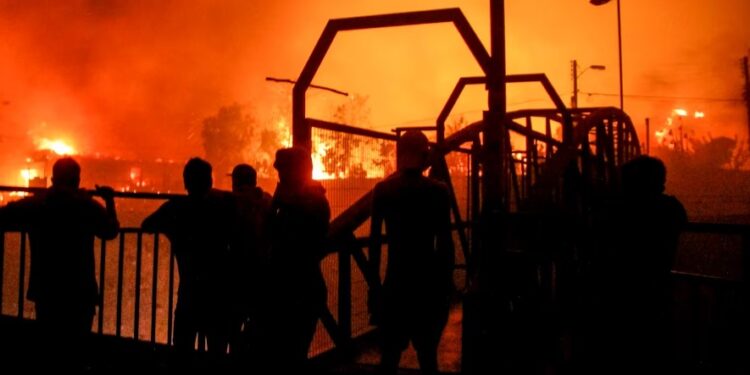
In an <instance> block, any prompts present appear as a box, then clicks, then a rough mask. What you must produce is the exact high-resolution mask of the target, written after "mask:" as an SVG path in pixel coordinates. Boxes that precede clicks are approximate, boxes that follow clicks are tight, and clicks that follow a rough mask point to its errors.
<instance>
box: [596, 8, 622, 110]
mask: <svg viewBox="0 0 750 375" xmlns="http://www.w3.org/2000/svg"><path fill="white" fill-rule="evenodd" d="M589 2H590V3H591V4H592V5H595V6H599V5H604V4H606V3H608V2H610V0H589ZM617 51H618V56H619V64H620V109H621V110H623V111H624V110H625V105H624V104H623V94H622V27H621V22H620V0H617Z"/></svg>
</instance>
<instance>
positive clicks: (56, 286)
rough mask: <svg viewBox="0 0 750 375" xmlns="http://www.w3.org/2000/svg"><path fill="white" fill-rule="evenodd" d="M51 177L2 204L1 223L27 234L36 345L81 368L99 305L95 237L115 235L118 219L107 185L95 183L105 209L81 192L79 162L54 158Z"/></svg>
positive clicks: (49, 353) (30, 293)
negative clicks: (47, 184)
mask: <svg viewBox="0 0 750 375" xmlns="http://www.w3.org/2000/svg"><path fill="white" fill-rule="evenodd" d="M52 181H53V184H52V187H51V188H49V189H47V190H45V191H43V192H40V193H37V194H36V195H34V196H31V197H27V198H24V199H22V200H20V201H17V202H12V203H10V204H8V206H6V207H3V208H1V209H0V227H3V228H6V229H16V230H21V231H27V232H28V233H29V240H30V247H31V267H30V275H29V289H28V292H27V298H28V299H29V300H31V301H34V302H35V310H36V320H37V322H38V323H39V325H40V329H41V332H42V334H43V338H42V339H41V340H42V342H41V343H40V346H41V347H46V348H45V349H46V350H49V352H47V353H46V354H48V355H51V356H52V355H53V354H54V357H56V358H57V359H59V360H60V361H62V362H63V363H62V365H63V366H64V365H65V363H64V362H68V364H72V365H75V366H80V365H81V363H80V362H79V361H81V360H82V358H81V357H80V356H81V355H83V354H84V353H85V351H86V345H87V343H86V341H87V337H88V334H89V333H90V330H91V323H92V319H93V316H94V313H95V307H96V305H97V304H98V303H99V292H98V287H97V282H96V274H95V264H94V237H99V238H101V239H102V240H108V239H112V238H114V237H115V236H116V235H117V232H118V229H119V223H118V221H117V215H116V212H115V207H114V198H113V191H112V189H111V188H109V187H97V192H98V193H99V194H100V195H101V196H102V198H104V200H105V203H106V208H105V207H104V206H102V205H101V204H100V203H99V202H97V201H95V200H94V199H93V198H92V197H91V194H90V193H87V192H85V191H83V190H80V189H79V183H80V166H79V165H78V163H77V162H76V161H75V160H73V159H71V158H62V159H59V160H58V161H57V162H55V164H54V166H53V176H52ZM62 340H65V343H63V341H62ZM77 362H78V363H77ZM40 364H41V365H42V366H46V365H51V366H56V365H61V363H57V362H50V363H46V362H45V361H40Z"/></svg>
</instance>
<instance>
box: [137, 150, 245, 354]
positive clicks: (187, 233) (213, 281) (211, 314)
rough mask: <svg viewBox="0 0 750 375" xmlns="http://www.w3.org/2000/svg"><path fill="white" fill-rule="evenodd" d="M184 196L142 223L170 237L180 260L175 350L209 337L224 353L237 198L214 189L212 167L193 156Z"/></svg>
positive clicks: (186, 173)
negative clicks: (235, 199) (197, 337)
mask: <svg viewBox="0 0 750 375" xmlns="http://www.w3.org/2000/svg"><path fill="white" fill-rule="evenodd" d="M183 176H184V180H185V188H186V190H187V191H188V195H187V196H186V197H179V198H174V199H171V200H169V201H167V202H166V203H164V204H163V205H162V206H161V207H159V208H158V209H157V210H156V211H155V212H154V213H152V214H151V215H149V216H148V217H147V218H146V219H145V220H144V221H143V223H142V224H141V227H142V228H143V230H145V231H151V232H161V233H164V234H166V236H167V237H168V238H169V240H170V243H171V244H172V252H173V253H174V254H175V258H176V259H177V267H178V272H179V276H180V279H179V286H178V292H177V307H176V308H175V329H174V342H175V347H176V348H177V349H178V351H180V352H182V353H186V352H190V351H192V350H193V349H194V347H195V339H196V335H198V334H199V333H200V334H205V336H206V339H207V341H208V350H209V351H211V352H213V353H215V354H217V355H221V354H224V353H225V352H226V347H227V341H228V335H229V333H228V332H229V325H230V321H229V309H230V308H229V306H230V299H231V298H232V296H231V288H230V281H231V279H230V272H229V266H230V246H229V244H230V240H231V236H232V234H233V230H234V226H235V225H236V224H235V223H236V208H235V201H234V197H233V196H232V195H231V193H229V192H225V191H220V190H216V189H212V188H211V186H212V184H213V180H212V175H211V165H210V164H208V162H206V161H204V160H201V159H198V158H193V159H190V160H189V161H188V163H187V164H186V165H185V170H184V172H183Z"/></svg>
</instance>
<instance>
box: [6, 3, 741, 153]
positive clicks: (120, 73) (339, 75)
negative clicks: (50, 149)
mask: <svg viewBox="0 0 750 375" xmlns="http://www.w3.org/2000/svg"><path fill="white" fill-rule="evenodd" d="M456 6H458V7H461V8H462V10H463V11H464V12H465V14H466V15H467V18H468V19H469V21H470V22H471V23H472V25H473V27H474V28H475V30H476V31H477V33H478V34H479V35H480V37H481V38H482V40H483V41H484V43H485V45H487V46H489V40H488V35H489V25H488V22H489V15H488V10H489V1H488V0H476V1H475V0H472V1H437V0H430V1H426V0H425V1H410V2H398V1H393V0H386V1H383V0H358V1H343V0H335V1H334V0H311V1H302V0H285V1H240V0H238V1H213V0H198V1H190V2H186V1H178V0H172V1H161V2H151V1H114V0H113V1H83V0H80V1H65V2H60V1H52V0H49V1H21V0H17V1H6V2H3V3H2V5H0V35H2V38H0V54H1V56H2V59H0V82H2V84H1V85H0V123H2V128H0V129H1V130H0V147H3V148H4V150H5V151H6V152H4V153H3V156H0V158H6V159H7V158H10V157H15V156H12V154H11V153H9V152H7V151H8V150H9V149H10V148H12V147H13V146H16V145H19V144H23V143H24V142H30V141H29V139H30V138H32V137H67V138H70V139H73V140H74V143H76V144H77V146H78V147H79V148H80V149H82V150H83V151H84V152H101V153H110V154H120V155H126V156H130V157H132V156H135V155H140V156H143V157H149V158H150V157H157V156H165V157H174V158H184V157H187V156H189V155H200V154H202V150H201V149H200V139H199V134H200V125H201V120H202V119H203V118H205V117H206V116H209V115H212V114H214V113H215V112H216V111H217V109H218V108H219V107H220V106H222V105H227V104H231V103H233V102H238V103H241V104H245V105H248V106H249V107H251V108H252V110H253V113H254V114H255V115H256V117H258V118H260V119H263V120H267V119H269V118H270V117H271V116H272V115H273V113H275V112H278V111H279V110H283V109H284V108H287V106H288V105H289V102H288V101H289V100H290V99H289V97H288V94H289V92H290V88H291V87H290V86H288V85H284V84H278V83H268V82H266V81H265V80H264V78H265V77H266V76H276V77H284V78H296V77H297V75H298V74H299V73H300V71H301V68H302V66H303V65H304V63H305V61H306V59H307V57H308V54H309V53H310V51H311V50H312V47H313V46H314V43H315V41H316V40H317V38H318V36H319V35H320V32H321V31H322V29H323V27H324V25H325V22H326V21H327V20H328V19H329V18H337V17H347V16H357V15H368V14H377V13H387V12H398V11H407V10H424V9H432V8H444V7H456ZM506 16H507V46H508V73H537V72H544V73H546V74H547V75H548V76H549V77H550V79H551V81H552V83H553V84H554V85H555V87H556V88H557V90H558V91H559V92H560V94H561V96H563V97H564V98H565V100H566V102H567V101H568V98H569V96H570V90H571V88H572V84H571V79H570V73H569V69H570V60H572V59H574V58H575V59H578V61H579V63H580V64H581V65H584V66H586V65H590V64H602V65H606V66H607V69H606V70H605V71H589V72H586V74H584V75H583V76H582V77H581V80H580V83H579V84H580V89H581V91H583V92H594V93H612V94H616V93H617V92H618V78H617V77H618V75H617V34H616V32H617V29H616V11H615V4H614V3H612V4H608V5H605V6H602V7H594V6H591V5H589V3H588V1H587V0H533V1H529V0H507V1H506ZM622 17H623V56H624V77H625V93H626V95H650V96H657V97H660V98H658V99H648V100H647V99H643V98H626V101H625V109H626V111H627V112H628V113H629V114H630V115H631V117H632V118H633V120H634V121H635V122H636V123H637V124H639V125H640V124H642V122H643V119H644V118H645V117H651V118H652V123H653V124H655V125H659V124H663V123H664V122H665V117H666V116H668V115H669V111H670V110H671V109H673V108H677V107H682V108H686V109H689V110H691V111H692V110H701V111H705V112H706V119H705V120H703V121H704V123H703V124H702V125H698V124H696V126H701V130H702V131H703V132H711V134H713V135H714V136H717V135H729V136H733V135H734V134H738V135H739V136H740V137H746V130H745V129H746V125H745V124H746V119H745V112H744V109H743V107H742V103H740V102H737V101H735V102H726V101H724V102H722V101H706V100H687V99H673V98H693V97H698V98H714V99H725V98H726V99H739V98H740V96H741V84H742V76H741V73H740V68H739V60H740V58H741V57H742V56H744V55H747V54H748V48H750V28H749V27H747V25H749V24H750V2H748V1H747V0H721V1H705V0H701V1H699V0H660V1H658V2H654V1H647V0H622ZM479 72H480V71H479V69H478V67H477V66H476V64H475V63H474V62H473V61H472V59H471V56H470V55H469V53H468V52H467V50H466V49H465V48H464V47H463V46H462V44H461V41H460V39H459V37H458V36H457V34H456V33H455V32H454V30H453V29H452V27H451V26H448V25H432V26H423V27H409V28H397V29H390V30H379V31H365V32H353V33H347V34H345V35H342V36H341V38H339V39H337V41H336V43H335V44H334V46H333V48H332V50H331V52H330V54H329V57H328V59H327V60H326V61H325V63H324V65H323V66H322V68H321V70H320V72H319V74H318V76H317V77H316V79H315V83H317V84H321V85H328V86H332V87H336V88H338V89H340V90H344V91H348V92H350V93H355V94H358V95H367V96H369V98H370V99H369V103H370V107H371V108H370V109H371V121H370V122H371V124H370V125H371V126H372V127H374V128H376V129H381V130H388V129H390V128H393V127H395V126H398V125H403V124H407V125H411V124H414V125H417V124H418V125H425V124H429V123H430V122H431V121H432V120H433V119H434V117H435V116H436V115H437V113H438V112H439V110H440V108H441V107H442V103H443V102H444V100H445V98H446V97H447V96H448V94H449V93H450V90H451V89H452V87H453V85H454V83H455V81H456V80H457V79H458V77H460V76H465V75H476V74H479ZM543 98H544V96H543V93H542V92H541V91H540V90H537V89H534V88H525V87H523V88H520V89H517V88H513V89H511V90H510V91H509V98H508V106H509V109H510V110H514V109H521V108H528V107H546V106H549V104H548V102H546V101H544V100H543ZM344 100H347V99H345V98H343V97H340V96H336V95H332V94H330V93H327V92H322V91H311V92H310V94H309V102H310V104H311V106H312V107H313V108H312V109H311V111H310V112H309V114H311V115H314V116H316V117H322V118H326V116H328V115H330V113H331V112H332V108H334V107H335V106H336V105H339V104H341V103H342V101H344ZM579 103H580V105H581V106H599V105H617V103H618V99H617V97H606V96H587V95H582V96H581V98H580V101H579ZM485 107H486V99H485V97H484V92H483V90H482V88H481V87H478V88H476V89H474V90H471V91H470V92H468V93H467V96H466V98H464V99H462V100H461V102H460V103H459V106H458V108H456V111H455V112H456V113H463V114H464V115H465V116H466V117H467V118H469V119H478V118H479V117H480V116H481V110H483V109H485Z"/></svg>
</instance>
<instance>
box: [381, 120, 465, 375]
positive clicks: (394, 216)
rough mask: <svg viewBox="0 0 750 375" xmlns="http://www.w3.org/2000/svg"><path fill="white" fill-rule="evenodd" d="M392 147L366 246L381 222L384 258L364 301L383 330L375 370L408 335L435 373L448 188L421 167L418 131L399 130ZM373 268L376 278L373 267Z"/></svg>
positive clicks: (424, 147) (424, 146) (449, 263)
mask: <svg viewBox="0 0 750 375" xmlns="http://www.w3.org/2000/svg"><path fill="white" fill-rule="evenodd" d="M396 152H397V155H396V159H397V162H396V164H397V172H396V174H395V175H394V176H392V177H390V178H387V179H386V180H385V181H382V182H380V183H378V184H377V185H376V186H375V189H374V192H373V198H372V220H371V225H372V226H371V230H370V238H371V249H370V254H373V253H379V252H377V251H376V250H377V249H378V248H379V247H380V246H381V243H382V225H383V223H384V222H385V232H386V236H387V245H388V262H387V266H386V271H385V280H384V282H383V285H382V288H379V289H376V290H374V291H373V292H372V293H371V294H370V296H371V300H370V301H368V304H369V306H370V313H371V314H372V319H373V322H374V323H375V324H377V325H378V326H379V328H380V330H381V333H382V347H381V349H382V350H381V355H382V357H381V362H380V370H381V372H382V373H383V374H396V372H397V370H398V363H399V360H400V358H401V353H402V352H403V351H404V350H405V349H406V348H407V346H408V344H409V341H411V342H412V344H413V345H414V348H415V350H416V351H417V358H418V359H419V366H420V368H421V370H422V373H424V374H436V373H437V372H438V361H437V349H438V344H439V343H440V337H441V335H442V332H443V329H444V328H445V325H446V323H447V321H448V309H449V307H450V306H449V298H450V293H451V291H452V290H453V265H454V255H453V242H452V240H451V218H450V193H449V191H448V188H447V187H446V186H445V185H443V184H442V183H439V182H436V181H434V180H431V179H429V178H427V177H424V176H423V175H422V170H423V169H424V168H425V167H426V166H427V161H428V156H429V143H428V141H427V137H425V136H424V134H422V133H421V132H420V131H416V130H409V131H406V132H404V134H402V135H401V137H399V139H398V142H397V150H396ZM376 263H378V264H379V262H376ZM373 275H378V276H377V278H378V279H379V272H378V271H377V270H373Z"/></svg>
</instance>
